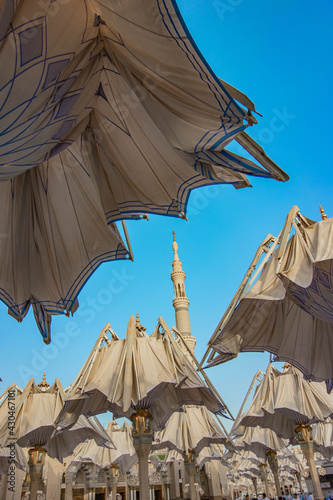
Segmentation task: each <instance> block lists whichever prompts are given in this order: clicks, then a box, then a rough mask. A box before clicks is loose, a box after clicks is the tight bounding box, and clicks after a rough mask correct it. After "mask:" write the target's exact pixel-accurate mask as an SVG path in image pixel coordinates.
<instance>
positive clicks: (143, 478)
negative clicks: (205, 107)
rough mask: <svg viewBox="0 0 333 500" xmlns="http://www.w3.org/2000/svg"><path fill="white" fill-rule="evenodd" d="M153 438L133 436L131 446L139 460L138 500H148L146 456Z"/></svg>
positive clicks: (139, 435)
mask: <svg viewBox="0 0 333 500" xmlns="http://www.w3.org/2000/svg"><path fill="white" fill-rule="evenodd" d="M152 442H153V436H151V435H145V434H137V435H134V434H133V445H134V448H135V451H136V454H137V455H138V458H139V485H140V500H150V496H149V476H148V456H149V453H150V451H151V445H152Z"/></svg>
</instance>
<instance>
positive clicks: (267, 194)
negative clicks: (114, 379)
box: [0, 0, 333, 427]
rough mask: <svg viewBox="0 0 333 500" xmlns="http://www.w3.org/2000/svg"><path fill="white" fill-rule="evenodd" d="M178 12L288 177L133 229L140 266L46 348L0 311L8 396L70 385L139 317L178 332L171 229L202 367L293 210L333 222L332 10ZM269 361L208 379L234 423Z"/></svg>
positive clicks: (197, 6) (261, 7) (100, 273)
mask: <svg viewBox="0 0 333 500" xmlns="http://www.w3.org/2000/svg"><path fill="white" fill-rule="evenodd" d="M178 4H179V7H180V10H181V12H182V14H183V16H184V18H185V21H186V23H187V25H188V27H189V30H190V32H191V34H192V36H193V38H194V40H195V41H196V43H197V45H198V46H199V48H200V50H201V51H202V53H203V55H204V56H205V57H206V59H207V61H208V63H209V64H210V65H211V67H212V68H213V70H214V71H215V72H216V74H217V75H218V76H219V77H220V78H222V79H223V80H225V81H227V82H228V83H230V84H231V85H233V86H235V87H236V88H238V89H239V90H241V91H243V92H244V93H245V94H247V95H248V96H249V97H250V99H252V100H253V101H254V103H255V104H256V108H257V110H258V111H259V112H260V113H262V115H263V118H260V117H259V118H258V119H259V124H258V125H256V126H254V127H252V128H251V129H250V130H249V129H248V132H249V133H250V134H251V136H252V137H253V138H254V139H255V140H257V141H258V142H259V143H260V144H261V145H262V146H263V147H264V148H265V150H266V152H267V154H268V155H269V156H271V158H272V159H273V160H274V161H275V162H276V163H277V164H278V165H279V166H281V167H282V168H283V169H284V170H285V171H287V172H288V174H289V175H290V178H291V179H290V181H288V182H287V183H278V182H276V181H273V180H267V179H256V178H251V182H252V184H253V188H246V189H241V190H235V189H234V188H233V187H232V186H218V187H210V188H205V189H201V190H197V191H194V192H193V193H192V195H191V197H190V202H189V207H188V218H189V221H188V222H185V221H183V220H178V219H174V218H167V217H163V216H150V220H149V222H147V221H131V222H128V223H127V225H128V229H129V232H130V237H131V242H132V246H133V250H134V259H135V260H134V262H133V263H131V262H125V261H121V262H116V263H114V262H113V263H108V264H103V265H102V266H101V267H100V268H99V269H98V270H97V271H96V272H95V274H94V275H93V276H92V278H91V279H90V281H89V282H88V283H87V284H86V286H85V287H84V289H83V290H82V292H81V294H80V295H79V303H80V308H79V310H78V311H77V312H76V313H75V315H74V317H73V318H70V319H68V318H66V317H54V318H53V321H52V342H51V345H49V346H45V345H44V344H43V342H42V337H41V336H40V334H39V331H38V329H37V327H36V325H35V321H34V318H33V315H32V312H31V313H29V315H28V317H27V318H26V319H25V320H24V321H23V322H22V323H21V324H18V323H17V322H16V321H15V320H14V319H13V318H11V317H9V316H8V315H7V309H6V308H5V306H4V305H3V304H1V305H0V320H1V326H0V332H1V333H0V334H1V343H0V349H1V351H0V353H1V354H0V356H1V357H0V360H1V363H0V372H1V373H0V376H1V378H2V379H3V382H2V384H1V385H2V389H3V390H5V388H6V387H7V386H8V385H10V384H11V383H12V382H13V381H16V382H17V383H18V384H19V385H20V386H21V387H22V388H23V387H24V386H25V384H26V383H27V381H28V380H29V378H30V377H35V379H36V382H37V383H39V382H40V381H41V379H42V376H43V372H44V370H45V371H46V376H47V380H48V382H49V383H53V381H54V379H55V377H58V378H59V379H60V381H61V382H62V384H63V386H64V387H66V386H67V385H69V384H70V383H71V382H72V381H73V379H74V378H75V376H76V374H77V372H78V371H79V369H80V367H81V366H82V364H83V362H84V360H85V358H86V357H87V355H88V354H89V352H90V350H91V348H92V347H93V345H94V343H95V340H96V337H97V336H98V334H99V332H100V330H101V329H102V328H103V327H104V325H105V324H106V323H107V322H108V321H109V322H110V323H111V326H112V328H113V329H114V330H115V331H116V332H117V333H118V335H119V336H120V337H124V335H125V332H126V327H127V323H128V319H129V316H130V315H131V314H136V312H137V311H138V312H139V314H140V320H141V323H142V324H143V325H144V326H145V327H146V328H147V333H149V334H150V333H151V332H152V331H153V329H154V327H155V325H156V323H157V318H158V317H159V316H162V317H163V318H164V320H165V321H166V322H167V323H168V324H169V326H170V327H171V326H172V325H173V324H175V319H174V310H173V307H172V299H173V286H172V282H171V281H170V272H171V261H172V258H173V252H172V248H171V245H172V231H173V230H175V231H176V238H177V242H178V244H179V256H180V258H181V260H182V261H183V263H184V264H183V269H184V271H185V272H186V274H187V279H186V293H187V296H188V298H189V299H190V317H191V326H192V334H193V335H195V336H196V339H197V347H196V355H197V357H198V358H200V359H201V357H202V355H203V353H204V351H205V347H206V343H207V341H208V340H209V338H210V336H211V335H212V333H213V331H214V329H215V327H216V325H217V323H218V322H219V320H220V318H221V316H222V315H223V313H224V311H225V309H226V307H227V306H228V304H229V302H230V300H231V299H232V297H233V295H234V293H235V292H236V290H237V288H238V286H239V283H240V281H241V279H242V278H243V275H244V274H245V272H246V270H247V268H248V266H249V264H250V262H251V260H252V258H253V255H254V253H255V251H256V249H257V247H258V246H259V244H260V243H261V241H262V240H263V239H264V238H265V236H266V235H267V234H268V233H272V234H273V235H277V234H278V233H279V231H280V230H281V228H282V226H283V224H284V221H285V218H286V215H287V213H288V211H289V210H290V208H291V207H292V205H298V206H299V208H300V210H301V212H302V213H303V214H304V215H305V216H307V217H309V218H311V219H314V220H319V219H320V213H319V208H318V205H319V204H321V205H322V206H323V207H324V208H325V210H326V213H327V215H328V216H329V217H331V216H333V196H332V188H333V170H332V159H331V151H332V131H331V122H332V76H333V72H332V52H333V42H332V22H333V4H332V2H331V1H330V0H321V1H319V2H313V1H310V0H302V1H301V0H294V1H290V0H279V1H277V0H270V1H269V2H268V1H267V0H226V1H212V0H211V1H210V0H206V1H205V0H191V1H189V0H180V1H179V2H178ZM235 151H237V149H235ZM268 360H269V355H268V354H267V353H265V354H248V353H245V354H241V355H239V357H238V358H237V359H236V360H233V361H231V362H228V363H226V364H224V365H220V366H218V367H214V368H211V369H209V370H208V371H207V374H208V375H209V376H210V377H211V379H212V380H213V382H214V383H215V384H216V386H217V388H218V390H219V391H220V393H221V395H222V397H223V398H224V400H225V402H226V403H227V404H228V406H229V408H230V410H231V412H232V413H233V414H234V415H236V413H237V411H238V408H239V406H240V405H241V402H242V399H243V397H244V395H245V393H246V391H247V388H248V386H249V384H250V382H251V379H252V377H253V375H254V374H255V372H256V371H257V369H258V368H260V369H262V370H265V368H266V366H267V363H268ZM110 369H112V367H110ZM109 416H110V415H109ZM105 419H106V417H104V418H102V419H101V420H102V421H105ZM228 427H229V426H228Z"/></svg>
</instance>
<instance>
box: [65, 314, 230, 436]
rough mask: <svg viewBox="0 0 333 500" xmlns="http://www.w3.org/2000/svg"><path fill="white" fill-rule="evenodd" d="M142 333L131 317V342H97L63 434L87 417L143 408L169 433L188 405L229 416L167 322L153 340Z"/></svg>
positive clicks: (74, 392)
mask: <svg viewBox="0 0 333 500" xmlns="http://www.w3.org/2000/svg"><path fill="white" fill-rule="evenodd" d="M162 325H163V326H162ZM141 328H142V327H141V325H136V324H135V318H134V316H131V317H130V320H129V323H128V328H127V332H126V339H124V340H120V339H118V340H112V341H111V342H108V343H107V344H106V345H103V346H102V347H101V346H100V344H99V343H98V342H99V341H97V343H96V346H95V349H94V350H93V351H92V353H91V355H90V356H89V357H88V360H87V361H86V363H85V364H84V366H83V369H82V370H81V372H80V373H79V375H78V377H77V379H76V381H75V383H74V384H73V386H72V388H71V390H70V393H69V395H68V398H67V400H66V402H65V404H64V408H63V410H62V411H61V413H60V415H59V417H58V419H57V425H58V429H59V430H61V429H64V428H68V427H71V426H72V425H73V424H74V423H75V422H76V421H77V419H78V417H79V415H81V414H83V415H87V416H90V415H96V414H98V413H103V412H106V411H107V410H109V411H111V412H113V414H114V415H115V417H116V418H117V417H127V418H129V417H130V416H131V415H132V414H133V413H135V412H136V411H137V409H139V408H145V409H148V410H149V413H151V415H152V416H153V422H152V424H153V428H154V429H155V430H156V429H158V428H163V426H164V424H165V422H166V421H167V420H168V418H169V417H170V416H171V415H172V413H173V412H174V411H180V409H181V406H182V405H184V404H197V405H206V406H207V408H208V409H209V410H211V411H213V412H215V413H217V412H221V411H223V409H224V407H223V405H222V404H221V403H220V402H219V401H218V400H217V399H216V398H215V396H214V395H213V394H212V393H211V391H210V390H209V389H208V388H207V387H206V386H205V385H204V383H203V382H202V380H201V379H200V377H199V375H198V374H197V373H196V372H195V370H194V368H193V367H192V365H191V363H190V361H189V360H188V359H187V357H186V356H185V354H184V353H183V351H182V350H181V349H180V347H179V346H178V345H177V343H176V341H175V339H174V338H173V336H172V335H171V332H170V330H169V329H168V327H167V325H166V324H165V322H164V321H163V319H162V318H159V324H158V326H157V327H156V328H155V331H154V333H153V334H152V335H151V336H150V337H148V336H147V335H144V336H142V333H141ZM161 330H162V331H161ZM102 333H103V331H102Z"/></svg>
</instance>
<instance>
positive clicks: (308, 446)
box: [300, 442, 324, 500]
mask: <svg viewBox="0 0 333 500" xmlns="http://www.w3.org/2000/svg"><path fill="white" fill-rule="evenodd" d="M300 445H301V450H302V452H303V454H304V456H305V458H306V461H307V463H308V466H309V469H310V475H311V480H312V485H313V489H314V496H315V499H316V500H323V498H324V495H323V492H322V489H321V486H320V481H319V476H318V472H317V468H316V464H315V461H314V451H313V442H308V443H300Z"/></svg>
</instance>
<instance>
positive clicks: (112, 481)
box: [106, 464, 119, 500]
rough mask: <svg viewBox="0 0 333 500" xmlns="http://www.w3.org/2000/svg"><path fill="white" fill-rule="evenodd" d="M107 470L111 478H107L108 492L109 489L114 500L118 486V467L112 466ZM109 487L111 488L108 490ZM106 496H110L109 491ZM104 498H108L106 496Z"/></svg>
mask: <svg viewBox="0 0 333 500" xmlns="http://www.w3.org/2000/svg"><path fill="white" fill-rule="evenodd" d="M109 470H110V474H111V477H110V478H109V481H108V490H110V489H111V498H112V500H116V497H117V486H118V480H119V467H118V465H115V464H112V465H111V467H110V469H109ZM110 486H111V488H110ZM108 494H109V495H110V491H108ZM106 498H108V496H107V495H106Z"/></svg>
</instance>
